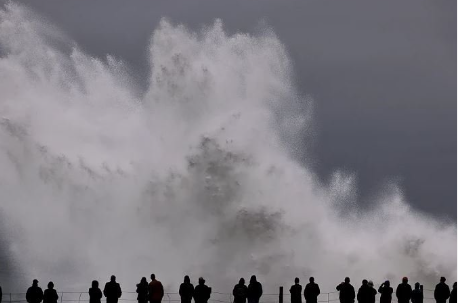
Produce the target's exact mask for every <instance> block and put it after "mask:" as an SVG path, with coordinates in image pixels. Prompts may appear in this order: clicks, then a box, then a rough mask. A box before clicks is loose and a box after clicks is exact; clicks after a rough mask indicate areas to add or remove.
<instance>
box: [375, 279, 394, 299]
mask: <svg viewBox="0 0 458 303" xmlns="http://www.w3.org/2000/svg"><path fill="white" fill-rule="evenodd" d="M378 292H379V293H380V303H391V298H392V296H393V287H391V286H390V281H388V280H386V281H385V282H383V283H382V285H380V287H379V288H378Z"/></svg>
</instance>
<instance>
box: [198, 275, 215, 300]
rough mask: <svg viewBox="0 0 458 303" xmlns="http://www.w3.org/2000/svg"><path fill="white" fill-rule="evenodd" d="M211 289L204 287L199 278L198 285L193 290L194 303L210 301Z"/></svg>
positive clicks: (203, 281) (202, 279) (203, 282)
mask: <svg viewBox="0 0 458 303" xmlns="http://www.w3.org/2000/svg"><path fill="white" fill-rule="evenodd" d="M211 293H212V289H211V288H210V287H208V286H207V285H205V280H204V278H202V277H200V278H199V285H197V286H196V288H195V289H194V302H195V303H207V302H208V300H209V299H210V296H211Z"/></svg>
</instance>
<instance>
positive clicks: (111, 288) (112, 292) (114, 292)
mask: <svg viewBox="0 0 458 303" xmlns="http://www.w3.org/2000/svg"><path fill="white" fill-rule="evenodd" d="M103 295H104V296H105V297H106V298H107V303H117V302H118V299H119V298H121V295H122V292H121V286H119V283H117V282H116V277H115V276H111V278H110V282H107V283H106V284H105V288H104V289H103Z"/></svg>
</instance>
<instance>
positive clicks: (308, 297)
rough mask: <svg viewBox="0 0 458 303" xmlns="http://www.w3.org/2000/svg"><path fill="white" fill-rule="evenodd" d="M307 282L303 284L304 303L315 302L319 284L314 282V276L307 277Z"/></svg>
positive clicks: (318, 293) (318, 292)
mask: <svg viewBox="0 0 458 303" xmlns="http://www.w3.org/2000/svg"><path fill="white" fill-rule="evenodd" d="M309 282H310V283H309V284H307V285H305V289H304V298H305V302H306V303H317V302H318V296H319V295H320V286H318V284H316V283H315V278H314V277H310V278H309Z"/></svg>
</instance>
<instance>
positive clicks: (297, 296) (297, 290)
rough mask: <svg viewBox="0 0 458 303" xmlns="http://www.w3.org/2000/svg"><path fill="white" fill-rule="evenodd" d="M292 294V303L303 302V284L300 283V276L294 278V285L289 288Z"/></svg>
mask: <svg viewBox="0 0 458 303" xmlns="http://www.w3.org/2000/svg"><path fill="white" fill-rule="evenodd" d="M289 293H290V294H291V303H302V285H300V284H299V278H295V279H294V285H292V286H291V288H290V289H289Z"/></svg>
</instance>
